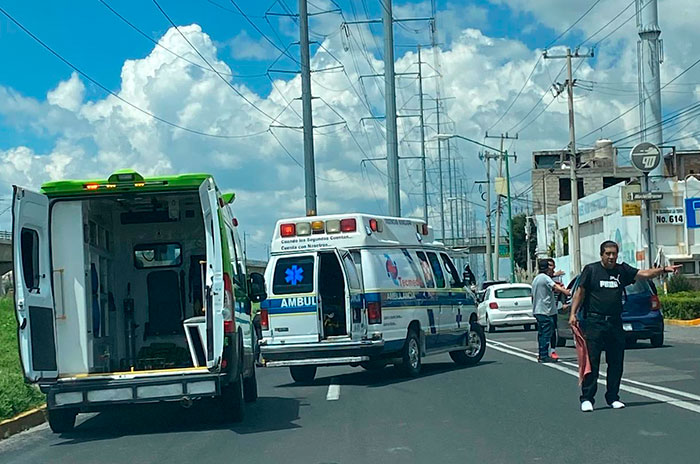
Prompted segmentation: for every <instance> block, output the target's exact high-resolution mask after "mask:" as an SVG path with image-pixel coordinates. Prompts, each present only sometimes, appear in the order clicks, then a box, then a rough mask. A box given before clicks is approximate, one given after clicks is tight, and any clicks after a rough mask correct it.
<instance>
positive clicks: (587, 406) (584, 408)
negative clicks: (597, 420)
mask: <svg viewBox="0 0 700 464" xmlns="http://www.w3.org/2000/svg"><path fill="white" fill-rule="evenodd" d="M591 411H593V403H591V402H590V401H584V402H583V403H581V412H591Z"/></svg>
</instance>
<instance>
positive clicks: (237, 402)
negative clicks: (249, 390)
mask: <svg viewBox="0 0 700 464" xmlns="http://www.w3.org/2000/svg"><path fill="white" fill-rule="evenodd" d="M221 402H222V403H223V404H222V405H223V411H224V413H225V414H226V418H227V419H229V420H230V421H231V422H241V421H242V420H243V417H244V415H245V406H244V405H245V402H244V399H243V374H242V373H240V374H238V379H237V380H235V381H232V382H231V384H229V385H227V386H226V387H224V388H223V389H222V391H221Z"/></svg>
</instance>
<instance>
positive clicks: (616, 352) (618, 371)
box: [581, 314, 625, 404]
mask: <svg viewBox="0 0 700 464" xmlns="http://www.w3.org/2000/svg"><path fill="white" fill-rule="evenodd" d="M581 329H582V332H583V336H584V338H585V339H586V344H587V345H588V358H589V359H590V361H591V373H590V374H588V375H587V376H586V377H584V379H583V384H582V385H581V402H583V401H586V400H588V401H590V402H591V403H595V394H596V392H597V391H598V372H599V371H600V354H601V352H603V351H605V361H606V362H607V363H608V372H607V379H606V380H607V384H608V388H607V391H606V393H605V401H606V402H607V403H608V404H611V403H612V402H613V401H618V400H619V399H620V395H619V393H620V381H621V380H622V365H623V362H624V359H625V332H624V331H623V330H622V321H621V320H620V319H617V320H608V321H606V320H604V319H601V318H598V317H595V316H593V315H590V314H589V315H588V317H587V318H586V319H585V320H584V321H582V322H581Z"/></svg>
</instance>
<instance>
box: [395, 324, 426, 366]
mask: <svg viewBox="0 0 700 464" xmlns="http://www.w3.org/2000/svg"><path fill="white" fill-rule="evenodd" d="M422 366H423V364H422V362H421V352H420V341H419V340H418V335H417V334H416V332H414V331H413V330H411V331H410V332H408V335H407V336H406V341H405V342H404V344H403V349H402V350H401V367H400V372H401V374H402V375H404V376H406V377H418V376H419V375H420V370H421V367H422Z"/></svg>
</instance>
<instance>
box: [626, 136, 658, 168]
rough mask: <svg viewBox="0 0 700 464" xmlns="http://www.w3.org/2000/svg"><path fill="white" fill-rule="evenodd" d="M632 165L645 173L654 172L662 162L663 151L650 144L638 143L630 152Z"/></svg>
mask: <svg viewBox="0 0 700 464" xmlns="http://www.w3.org/2000/svg"><path fill="white" fill-rule="evenodd" d="M630 161H631V162H632V165H633V166H634V167H635V168H637V169H639V170H640V171H643V172H649V171H652V170H654V168H656V166H658V165H659V162H660V161H661V150H659V147H657V146H656V145H654V144H653V143H649V142H642V143H638V144H637V145H635V146H634V147H632V151H631V152H630Z"/></svg>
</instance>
